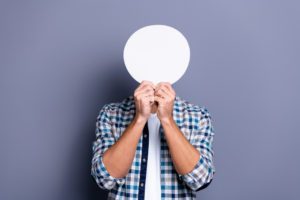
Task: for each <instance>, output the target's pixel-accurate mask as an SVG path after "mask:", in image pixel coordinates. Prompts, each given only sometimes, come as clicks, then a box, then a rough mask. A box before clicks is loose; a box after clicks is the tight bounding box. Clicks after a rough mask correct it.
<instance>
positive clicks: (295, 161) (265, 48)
mask: <svg viewBox="0 0 300 200" xmlns="http://www.w3.org/2000/svg"><path fill="white" fill-rule="evenodd" d="M299 6H300V3H299V1H296V0H295V1H291V0H285V1H283V0H282V1H277V0H273V1H266V0H251V1H242V0H240V1H234V0H227V1H217V0H215V1H189V2H187V1H179V0H178V1H174V0H172V1H171V0H170V1H159V0H156V1H154V0H152V1H151V2H150V1H148V2H141V1H138V0H135V1H112V0H111V1H107V2H106V1H86V0H85V1H48V2H42V1H1V3H0V92H1V93H0V94H1V98H0V122H1V126H0V133H1V134H0V159H1V160H0V169H1V170H0V199H1V200H8V199H9V200H15V199H47V200H48V199H49V200H53V199H56V200H63V199H74V200H75V199H78V200H79V199H82V200H83V199H92V200H93V199H105V196H106V194H107V193H105V192H103V191H101V190H100V189H99V188H98V187H97V186H96V184H95V182H94V181H93V179H92V177H91V176H90V161H91V156H92V154H91V142H92V141H93V140H94V138H95V135H94V130H95V120H96V116H97V114H98V111H99V110H100V108H101V107H102V106H103V104H104V103H108V102H113V101H120V100H122V99H123V98H125V97H127V96H128V95H130V94H132V93H133V90H134V89H135V88H136V87H137V85H138V83H137V82H135V81H134V80H133V79H132V78H131V77H130V75H129V74H128V72H127V71H126V68H125V66H124V63H123V58H122V53H123V47H124V45H125V42H126V41H127V39H128V38H129V36H130V35H131V34H132V33H133V32H134V31H136V30H137V29H139V28H141V27H143V26H146V25H150V24H166V25H170V26H173V27H175V28H177V29H178V30H180V31H181V32H182V33H183V34H184V35H185V36H186V37H187V39H188V41H189V43H190V45H191V62H190V66H189V68H188V70H187V71H186V74H185V75H184V76H183V77H182V79H180V80H179V81H178V82H176V83H175V84H174V85H173V86H174V89H175V90H176V92H177V95H179V96H181V97H182V98H185V99H186V100H189V101H190V102H192V103H195V104H199V105H202V106H205V107H207V108H208V110H209V111H210V113H211V115H212V117H213V120H214V122H213V123H214V126H215V130H216V135H215V140H214V148H215V165H216V169H217V173H216V175H215V178H214V181H213V183H212V184H211V186H210V187H209V188H207V189H206V190H203V191H201V192H199V193H197V196H198V199H203V200H204V199H210V200H212V199H213V200H219V199H237V200H240V199H299V194H300V188H299V179H300V173H299V168H300V156H299V153H298V152H299V151H300V146H299V140H300V136H299V129H298V126H299V124H300V120H299V114H298V113H299V111H300V109H299V102H300V94H299V86H300V80H299V73H300V69H299V67H300V60H299V59H300V57H299V52H300V41H299V35H300V27H299V18H300V12H299V10H300V9H299Z"/></svg>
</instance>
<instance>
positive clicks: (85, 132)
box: [66, 62, 138, 200]
mask: <svg viewBox="0 0 300 200" xmlns="http://www.w3.org/2000/svg"><path fill="white" fill-rule="evenodd" d="M123 65H124V64H123V63H121V64H120V62H118V63H114V64H112V65H111V67H109V70H107V71H105V70H99V73H95V74H94V77H91V79H90V80H91V81H90V82H89V83H88V84H87V86H86V87H87V90H92V91H89V93H88V94H89V95H88V96H86V102H85V103H86V105H84V106H83V107H85V109H86V111H85V115H86V116H88V117H86V118H85V119H83V120H82V126H81V128H80V130H79V131H80V134H77V135H78V136H79V137H78V138H75V139H73V141H74V145H73V147H74V149H73V151H71V152H72V154H71V155H70V156H69V162H68V165H69V166H72V169H71V170H70V167H68V168H67V169H68V170H67V173H66V174H67V176H66V177H68V178H67V179H68V180H66V182H67V183H66V184H72V186H73V188H74V190H73V191H74V195H76V199H77V198H78V199H89V200H99V199H106V198H107V194H108V192H107V191H104V190H102V189H101V188H99V187H98V185H97V184H96V182H95V180H94V179H93V177H92V176H91V175H90V173H91V160H92V142H93V141H94V140H95V138H96V136H95V128H96V127H95V123H96V117H97V115H98V112H99V111H100V109H101V107H102V106H103V105H104V104H105V103H110V102H118V101H121V100H122V99H124V98H126V97H127V96H129V95H130V94H131V93H133V91H134V88H135V87H136V86H137V84H138V83H136V82H135V81H134V80H133V79H132V78H131V77H130V75H129V74H128V72H127V71H126V69H125V66H123ZM124 70H125V71H124ZM103 72H104V73H105V74H103ZM126 74H127V75H126ZM95 88H96V90H95ZM82 93H84V95H85V94H86V91H82ZM69 177H70V178H69Z"/></svg>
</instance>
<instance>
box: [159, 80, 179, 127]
mask: <svg viewBox="0 0 300 200" xmlns="http://www.w3.org/2000/svg"><path fill="white" fill-rule="evenodd" d="M175 97H176V93H175V90H174V89H173V88H172V86H171V83H169V82H160V83H158V84H157V85H156V87H155V92H154V101H157V102H158V108H157V117H158V118H159V119H160V121H161V122H162V123H163V122H168V121H169V120H172V119H173V116H172V115H173V105H174V100H175Z"/></svg>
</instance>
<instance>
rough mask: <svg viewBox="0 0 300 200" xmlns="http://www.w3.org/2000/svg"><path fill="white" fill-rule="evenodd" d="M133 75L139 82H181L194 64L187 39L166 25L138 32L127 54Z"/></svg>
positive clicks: (128, 67) (128, 42)
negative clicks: (189, 67)
mask: <svg viewBox="0 0 300 200" xmlns="http://www.w3.org/2000/svg"><path fill="white" fill-rule="evenodd" d="M123 58H124V63H125V66H126V68H127V70H128V72H129V74H130V75H131V76H132V77H133V78H134V79H135V80H136V81H137V82H139V83H141V82H142V81H143V80H148V81H152V82H153V83H155V84H157V83H158V82H161V81H164V82H170V83H171V84H173V83H175V82H176V81H178V80H179V79H180V78H181V77H182V75H183V74H184V73H185V71H186V69H187V67H188V65H189V61H190V47H189V44H188V41H187V39H186V38H185V37H184V35H183V34H182V33H180V32H179V31H178V30H177V29H175V28H173V27H170V26H166V25H150V26H145V27H143V28H141V29H139V30H137V31H136V32H134V33H133V34H132V35H131V36H130V37H129V39H128V41H127V42H126V45H125V47H124V52H123Z"/></svg>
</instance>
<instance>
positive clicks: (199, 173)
mask: <svg viewBox="0 0 300 200" xmlns="http://www.w3.org/2000/svg"><path fill="white" fill-rule="evenodd" d="M213 172H214V169H213V166H212V165H210V164H208V162H206V161H205V158H204V157H203V156H202V155H200V157H199V159H198V162H197V163H196V165H195V166H194V168H193V169H192V171H190V172H189V173H186V174H178V177H179V179H180V180H182V181H184V183H186V184H187V185H188V186H189V187H190V188H191V189H193V190H197V189H198V188H200V187H201V186H202V185H204V184H205V183H208V182H210V181H211V179H212V175H213Z"/></svg>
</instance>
